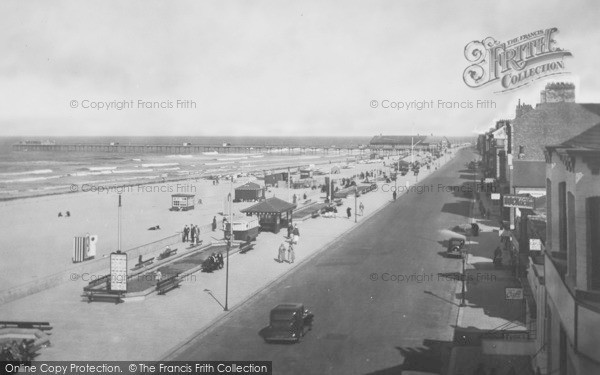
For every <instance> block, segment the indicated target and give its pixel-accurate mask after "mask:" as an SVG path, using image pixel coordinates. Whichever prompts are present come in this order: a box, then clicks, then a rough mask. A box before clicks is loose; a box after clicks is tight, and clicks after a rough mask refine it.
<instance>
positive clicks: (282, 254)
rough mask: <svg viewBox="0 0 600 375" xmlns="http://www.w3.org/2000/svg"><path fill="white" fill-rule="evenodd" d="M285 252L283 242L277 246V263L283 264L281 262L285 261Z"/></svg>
mask: <svg viewBox="0 0 600 375" xmlns="http://www.w3.org/2000/svg"><path fill="white" fill-rule="evenodd" d="M285 251H286V246H285V241H284V242H282V243H281V245H279V253H278V254H277V261H278V262H279V263H283V261H284V260H285Z"/></svg>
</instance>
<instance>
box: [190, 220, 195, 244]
mask: <svg viewBox="0 0 600 375" xmlns="http://www.w3.org/2000/svg"><path fill="white" fill-rule="evenodd" d="M190 242H191V243H195V242H196V227H195V226H194V224H190Z"/></svg>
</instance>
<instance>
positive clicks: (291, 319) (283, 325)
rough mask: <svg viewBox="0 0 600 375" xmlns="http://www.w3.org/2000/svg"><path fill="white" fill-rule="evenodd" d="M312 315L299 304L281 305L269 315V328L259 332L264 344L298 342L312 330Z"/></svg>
mask: <svg viewBox="0 0 600 375" xmlns="http://www.w3.org/2000/svg"><path fill="white" fill-rule="evenodd" d="M313 318H314V315H313V314H312V313H311V312H310V311H308V310H306V309H304V305H303V304H301V303H282V304H280V305H277V306H275V307H274V308H273V309H272V310H271V313H270V315H269V326H268V327H265V328H263V329H262V330H261V331H260V335H261V336H262V338H263V339H264V340H265V341H266V342H277V341H293V342H298V341H300V337H302V336H304V334H305V333H306V332H307V331H310V330H311V329H312V323H313Z"/></svg>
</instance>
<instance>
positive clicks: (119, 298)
mask: <svg viewBox="0 0 600 375" xmlns="http://www.w3.org/2000/svg"><path fill="white" fill-rule="evenodd" d="M86 294H87V299H88V303H90V302H92V301H94V300H114V301H115V305H117V304H119V303H121V302H123V292H121V291H113V290H108V289H90V290H87V291H86Z"/></svg>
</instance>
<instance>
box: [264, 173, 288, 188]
mask: <svg viewBox="0 0 600 375" xmlns="http://www.w3.org/2000/svg"><path fill="white" fill-rule="evenodd" d="M288 177H289V173H287V172H279V173H273V174H269V175H265V185H266V186H277V185H278V183H279V181H285V182H286V183H287V180H288Z"/></svg>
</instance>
